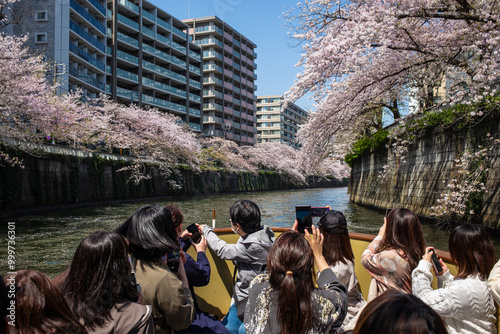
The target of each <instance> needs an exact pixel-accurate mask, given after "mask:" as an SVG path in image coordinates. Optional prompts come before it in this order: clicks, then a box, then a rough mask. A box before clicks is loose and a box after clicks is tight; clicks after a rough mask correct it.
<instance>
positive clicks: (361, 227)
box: [0, 188, 500, 277]
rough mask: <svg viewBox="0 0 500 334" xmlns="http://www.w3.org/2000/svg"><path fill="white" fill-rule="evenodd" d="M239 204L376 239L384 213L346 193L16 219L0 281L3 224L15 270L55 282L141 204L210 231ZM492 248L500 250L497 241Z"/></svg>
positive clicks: (440, 234)
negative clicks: (89, 241) (95, 236)
mask: <svg viewBox="0 0 500 334" xmlns="http://www.w3.org/2000/svg"><path fill="white" fill-rule="evenodd" d="M238 199H249V200H252V201H254V202H255V203H257V205H258V206H259V207H260V209H261V213H262V222H263V224H268V225H272V226H285V227H286V226H291V224H292V223H293V221H294V219H295V205H311V206H330V207H331V208H332V209H335V210H338V211H342V212H343V213H344V214H345V216H346V218H347V221H348V224H349V225H348V228H349V231H353V232H362V233H369V234H377V232H378V229H379V228H380V226H381V225H382V223H383V217H384V214H383V212H378V211H374V210H369V209H367V208H364V207H361V206H359V205H356V204H352V203H350V202H349V195H348V194H347V188H327V189H305V190H287V191H270V192H254V193H234V194H224V195H216V196H204V197H182V198H181V197H179V198H169V199H165V200H154V201H153V200H145V201H143V202H134V203H125V204H113V205H103V206H97V207H92V208H81V209H70V210H64V211H58V212H52V213H49V214H43V215H26V216H19V217H15V218H11V219H8V220H3V221H2V222H1V230H0V240H1V242H0V254H1V255H0V256H1V257H0V274H2V276H3V275H5V273H6V272H8V271H13V270H10V269H9V267H8V263H7V226H8V222H14V223H15V230H14V231H15V242H16V244H15V249H14V251H15V269H16V270H19V269H28V268H29V269H37V270H40V271H43V272H44V273H46V274H48V275H49V276H51V277H55V276H57V274H59V273H60V272H62V271H63V270H64V269H65V268H66V266H67V265H68V263H69V262H70V261H71V259H72V256H73V252H74V250H75V249H76V247H77V246H78V244H79V243H80V242H81V241H82V240H83V239H84V238H85V237H86V236H87V235H89V234H91V233H93V232H96V231H99V230H106V231H111V230H113V229H114V228H116V227H117V226H118V225H120V224H121V223H122V222H123V221H124V220H126V219H127V218H128V217H129V216H130V215H131V214H132V213H133V212H134V211H135V210H136V209H138V208H140V207H141V206H143V205H145V204H149V203H156V204H160V205H164V204H167V203H175V204H177V205H178V206H179V207H180V208H181V210H182V211H183V212H184V215H185V224H186V226H187V224H190V223H193V222H194V223H199V224H208V225H211V224H212V210H216V226H217V227H228V226H230V224H229V206H230V205H231V204H232V203H233V202H234V201H235V200H238ZM315 222H317V218H315ZM13 225H14V224H11V226H13ZM423 229H424V234H425V238H426V241H427V244H428V245H431V246H435V247H436V248H439V249H443V250H448V232H446V231H442V230H440V229H438V228H436V227H435V226H431V225H425V224H424V226H423ZM495 244H496V245H500V239H499V240H497V241H495ZM497 253H498V251H497Z"/></svg>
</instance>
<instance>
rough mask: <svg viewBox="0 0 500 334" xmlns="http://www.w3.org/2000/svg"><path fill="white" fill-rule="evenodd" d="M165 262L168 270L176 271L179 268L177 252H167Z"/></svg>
mask: <svg viewBox="0 0 500 334" xmlns="http://www.w3.org/2000/svg"><path fill="white" fill-rule="evenodd" d="M166 262H167V265H168V268H169V269H170V271H171V272H173V273H176V272H177V270H178V269H179V252H172V253H168V255H167V261H166Z"/></svg>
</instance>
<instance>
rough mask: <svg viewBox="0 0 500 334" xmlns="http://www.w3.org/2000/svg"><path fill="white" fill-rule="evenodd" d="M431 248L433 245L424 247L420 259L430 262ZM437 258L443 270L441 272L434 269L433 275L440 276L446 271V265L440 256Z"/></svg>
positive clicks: (432, 248)
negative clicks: (423, 252)
mask: <svg viewBox="0 0 500 334" xmlns="http://www.w3.org/2000/svg"><path fill="white" fill-rule="evenodd" d="M431 250H434V247H427V248H426V249H425V254H424V255H423V256H422V260H425V261H428V262H430V263H432V251H431ZM438 259H439V263H440V264H441V267H443V271H442V272H441V273H436V271H434V275H436V276H441V275H443V274H444V273H445V272H447V271H448V266H447V265H446V264H445V263H444V262H443V259H441V258H440V257H438Z"/></svg>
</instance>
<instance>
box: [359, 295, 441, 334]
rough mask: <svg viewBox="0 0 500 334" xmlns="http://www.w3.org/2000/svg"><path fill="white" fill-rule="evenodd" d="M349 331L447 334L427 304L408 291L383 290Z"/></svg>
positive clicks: (439, 318)
mask: <svg viewBox="0 0 500 334" xmlns="http://www.w3.org/2000/svg"><path fill="white" fill-rule="evenodd" d="M352 333H353V334H366V333H370V334H401V333H404V334H422V333H433V334H448V330H447V329H446V325H445V323H444V321H443V319H441V317H440V316H439V314H437V313H436V311H434V310H433V309H432V308H431V307H430V306H429V305H427V304H426V303H424V302H423V301H422V300H420V299H419V298H417V297H415V296H414V295H411V294H409V293H404V292H402V291H399V290H396V289H389V290H386V291H385V292H384V293H382V294H381V295H379V296H378V297H376V298H375V299H373V300H372V301H371V302H369V303H368V304H367V305H366V307H365V308H364V309H363V311H361V313H360V315H359V320H358V322H357V323H356V327H355V328H354V331H353V332H352Z"/></svg>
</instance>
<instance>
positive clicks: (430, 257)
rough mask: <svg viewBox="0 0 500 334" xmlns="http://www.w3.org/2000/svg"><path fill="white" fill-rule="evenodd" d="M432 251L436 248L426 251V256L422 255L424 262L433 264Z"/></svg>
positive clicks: (429, 248) (428, 248)
mask: <svg viewBox="0 0 500 334" xmlns="http://www.w3.org/2000/svg"><path fill="white" fill-rule="evenodd" d="M431 250H434V247H427V248H426V249H425V253H424V255H422V260H425V261H427V262H430V263H432V252H431Z"/></svg>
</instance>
